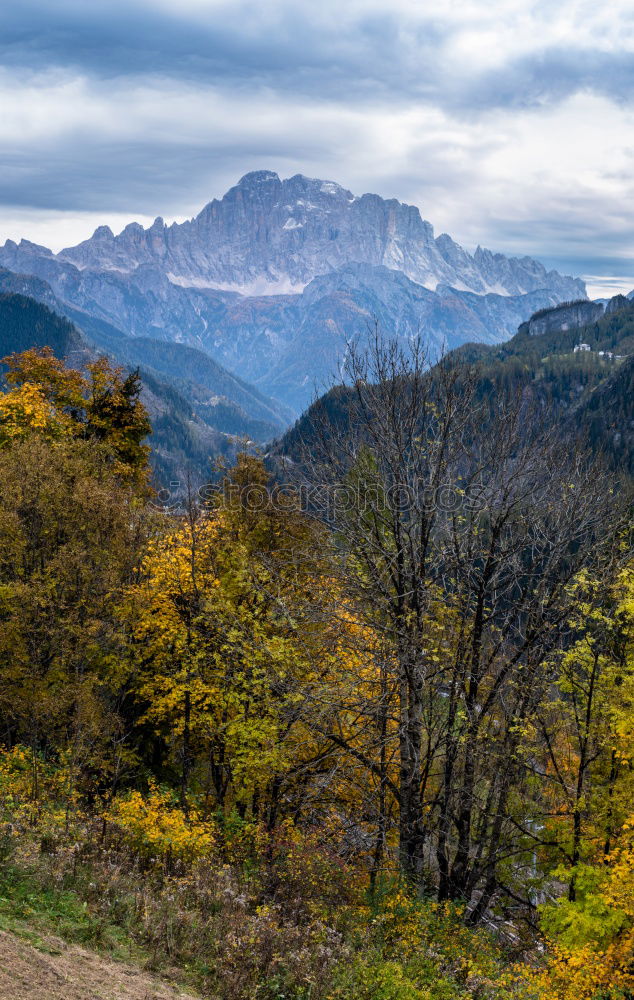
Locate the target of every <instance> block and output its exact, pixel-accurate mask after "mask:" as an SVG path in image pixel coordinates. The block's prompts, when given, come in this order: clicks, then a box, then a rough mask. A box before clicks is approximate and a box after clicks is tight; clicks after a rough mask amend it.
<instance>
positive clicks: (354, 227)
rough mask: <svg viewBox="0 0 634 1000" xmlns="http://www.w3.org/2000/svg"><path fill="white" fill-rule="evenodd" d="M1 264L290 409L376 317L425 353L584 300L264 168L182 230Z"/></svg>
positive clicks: (317, 184)
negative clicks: (178, 346)
mask: <svg viewBox="0 0 634 1000" xmlns="http://www.w3.org/2000/svg"><path fill="white" fill-rule="evenodd" d="M0 265H1V266H4V267H6V268H8V269H10V270H11V271H14V272H16V273H22V274H32V275H35V276H36V277H38V278H39V279H42V280H44V281H46V282H48V283H49V285H50V286H51V288H52V291H53V293H54V295H55V296H56V297H57V299H58V300H59V301H60V302H61V303H62V304H63V307H64V309H66V310H71V309H79V310H81V311H82V312H83V313H88V314H89V315H90V316H92V317H95V318H97V319H99V320H102V321H105V322H107V323H109V324H111V325H113V326H114V327H116V328H118V329H120V330H122V331H124V332H125V333H126V334H128V335H131V336H134V337H142V338H155V339H159V340H166V341H177V342H182V343H186V344H189V345H191V346H193V347H196V348H199V349H202V350H203V351H205V352H206V353H207V354H208V355H209V356H210V357H212V358H214V359H215V360H216V361H217V362H218V363H219V364H221V365H222V366H223V367H225V368H228V369H229V370H231V371H233V372H235V373H236V374H237V375H238V376H240V377H241V378H244V379H246V380H247V381H249V382H251V383H252V384H255V385H257V386H258V387H259V389H260V390H262V391H263V392H264V393H265V394H267V395H273V396H275V397H276V398H277V399H278V400H280V401H282V403H283V404H285V405H286V406H289V407H291V408H292V409H293V410H294V411H295V413H298V412H300V411H301V410H302V409H303V408H304V407H305V406H306V405H307V404H308V403H309V402H310V399H311V398H312V396H313V395H314V393H315V391H316V390H317V391H319V390H320V389H322V388H323V386H324V384H327V383H328V382H330V381H332V380H333V379H336V377H337V373H338V370H339V365H340V363H341V360H342V358H343V357H344V356H345V353H346V350H347V349H348V345H349V343H350V341H351V340H361V341H363V340H364V339H365V338H367V336H368V330H370V329H372V328H373V326H374V324H375V322H378V323H379V325H380V327H381V330H382V332H383V334H384V335H386V336H391V335H393V336H397V337H402V338H404V339H406V340H407V339H409V338H411V337H414V336H420V337H422V338H423V339H424V340H425V341H426V342H427V344H428V347H429V351H430V354H431V355H434V354H435V353H437V352H439V351H446V350H447V349H451V348H452V347H455V346H456V345H458V344H460V343H464V342H465V341H471V340H477V341H481V342H484V343H497V342H501V341H504V340H506V339H508V338H509V337H510V336H512V334H513V333H514V332H515V330H516V329H517V327H518V325H519V324H520V323H521V322H522V321H524V320H526V319H528V317H529V316H530V315H531V314H533V313H534V312H535V311H536V310H539V309H542V308H544V307H549V306H552V305H555V304H556V303H558V302H561V301H562V300H569V299H579V298H580V297H582V296H585V286H584V285H583V282H581V281H579V280H578V279H574V278H568V277H562V276H561V275H559V274H558V273H557V272H555V271H546V269H545V268H544V267H543V266H542V265H541V264H539V263H538V262H537V261H534V260H532V259H531V258H528V257H524V258H507V257H504V256H503V255H502V254H492V253H491V252H489V251H488V250H483V249H481V248H478V249H477V250H476V251H475V253H474V254H473V255H471V254H469V253H467V251H465V250H464V249H463V248H462V247H460V246H459V245H458V244H457V243H455V242H454V241H453V240H452V239H451V237H449V236H447V235H446V234H443V235H441V236H439V237H437V238H436V237H434V231H433V228H432V226H431V224H430V223H428V222H426V221H424V220H423V219H422V218H421V215H420V212H419V211H418V209H417V208H415V207H414V206H411V205H404V204H402V203H400V202H398V201H396V200H395V199H390V200H385V199H382V198H380V197H379V196H378V195H370V194H367V195H362V196H361V197H360V198H357V197H355V196H354V195H352V194H351V193H350V192H349V191H346V190H345V189H344V188H342V187H340V186H339V185H337V184H335V183H333V182H330V181H319V180H311V179H309V178H306V177H303V176H301V175H296V176H295V177H292V178H290V179H289V180H284V181H281V180H280V178H279V177H278V176H277V174H274V173H272V172H271V171H257V172H255V173H251V174H247V175H246V176H245V177H243V178H242V180H241V181H240V182H239V183H238V184H237V185H236V186H235V187H233V188H232V189H231V190H230V191H229V192H227V194H226V195H225V196H224V197H223V198H222V199H220V200H214V201H212V202H210V203H209V204H208V205H207V206H206V207H205V208H204V209H203V210H202V212H201V213H200V214H199V215H198V216H196V218H195V219H192V220H190V221H188V222H184V223H182V224H174V225H172V226H165V225H164V224H163V222H162V220H160V219H158V220H156V222H155V223H154V224H153V225H152V226H151V227H149V228H148V229H143V227H142V226H140V225H139V224H138V223H131V224H130V225H129V226H127V227H126V228H125V229H124V230H123V232H122V233H121V234H119V235H118V236H114V234H113V233H112V232H111V231H110V230H109V229H108V228H107V227H104V226H102V227H99V228H98V229H97V230H96V232H95V234H94V235H93V236H92V237H91V238H90V239H89V240H86V241H84V242H83V243H80V244H79V245H78V246H77V247H71V248H68V249H66V250H64V251H62V252H61V253H60V254H57V255H56V254H53V253H52V252H51V251H50V250H48V249H46V248H45V247H39V246H37V245H35V244H33V243H30V242H29V241H26V240H22V241H21V242H20V243H19V244H17V243H15V242H13V241H11V240H8V241H7V242H6V243H5V245H4V247H3V248H0ZM247 293H248V294H247ZM256 293H257V294H256Z"/></svg>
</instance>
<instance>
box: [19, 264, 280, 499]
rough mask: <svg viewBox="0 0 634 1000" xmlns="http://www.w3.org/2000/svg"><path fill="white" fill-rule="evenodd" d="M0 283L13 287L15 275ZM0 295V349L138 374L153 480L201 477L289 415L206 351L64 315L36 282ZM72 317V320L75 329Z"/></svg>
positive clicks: (266, 435) (262, 438)
mask: <svg viewBox="0 0 634 1000" xmlns="http://www.w3.org/2000/svg"><path fill="white" fill-rule="evenodd" d="M10 277H11V279H12V280H11V281H9V282H7V281H6V280H4V278H3V276H2V275H0V285H6V284H9V286H10V287H21V286H20V282H16V281H15V280H14V279H15V276H10ZM24 283H25V288H26V290H28V291H30V292H33V293H35V294H37V295H38V297H39V299H40V300H45V301H46V300H47V301H48V302H49V303H50V305H46V304H44V301H36V300H35V299H33V298H32V297H31V296H30V295H22V294H19V293H14V292H6V293H4V294H0V348H1V350H2V353H4V354H8V353H11V352H14V351H22V350H27V349H28V348H31V347H45V346H49V347H50V348H51V349H52V351H53V353H54V354H55V356H56V357H58V358H66V359H67V360H68V362H69V363H70V364H72V365H73V366H74V367H77V368H81V367H82V366H83V365H85V364H86V363H87V362H89V361H90V360H95V359H96V358H98V357H100V356H103V355H104V352H105V353H106V355H107V356H108V357H110V358H111V359H112V360H113V361H114V362H115V363H117V364H120V365H122V366H124V367H125V369H126V371H128V372H132V371H136V370H138V371H139V372H140V373H141V375H142V395H143V402H144V405H145V406H146V408H147V410H148V412H149V414H150V416H151V418H152V432H151V438H150V445H151V464H152V468H153V471H154V479H155V482H156V484H157V486H161V487H164V486H168V485H169V483H170V482H174V481H180V482H181V484H182V488H183V489H184V488H185V483H186V482H187V479H188V477H189V479H190V480H191V481H192V482H194V483H195V484H196V485H198V484H200V483H203V482H206V481H207V480H208V479H209V477H210V475H211V472H212V467H213V465H214V463H215V462H216V461H217V460H219V459H222V460H225V461H232V460H233V459H234V458H235V455H236V452H237V450H238V449H239V447H240V444H239V442H243V443H244V442H246V441H249V440H250V441H252V442H253V441H260V442H263V441H265V440H267V439H268V438H270V437H271V436H272V435H273V434H274V433H275V431H276V430H277V429H279V428H280V427H283V426H284V425H285V423H286V422H287V421H288V419H289V415H288V414H286V413H285V411H284V410H283V409H282V408H280V407H277V406H276V405H275V404H273V403H272V402H271V401H270V400H267V398H266V397H265V396H262V395H261V394H260V393H259V392H258V391H257V390H256V389H252V388H251V387H250V386H248V385H247V384H246V383H243V382H242V381H241V380H240V379H238V378H236V377H235V376H232V375H230V374H229V373H228V372H227V371H225V370H224V369H223V368H221V367H220V365H217V364H216V363H215V362H214V361H212V360H211V358H208V357H207V356H206V355H204V354H202V353H201V352H199V351H195V350H193V349H192V348H188V347H185V346H183V345H175V344H168V343H165V342H163V341H154V340H151V341H146V340H143V339H142V338H129V337H126V336H125V335H124V334H122V333H121V332H120V331H119V330H116V329H115V328H114V327H112V326H110V325H109V324H108V323H105V322H103V321H100V320H97V319H94V318H92V317H88V316H86V315H83V314H81V313H80V312H79V311H76V310H67V312H68V314H69V315H70V316H72V319H73V320H74V321H75V322H70V321H69V319H68V318H67V317H65V316H62V315H60V314H59V313H58V312H57V311H56V310H57V309H59V308H60V306H59V303H57V302H56V300H55V297H54V296H53V294H52V292H51V290H50V288H48V286H46V284H45V283H44V282H40V283H39V284H40V286H41V287H39V286H36V287H34V286H33V279H31V278H27V279H24ZM77 324H80V327H81V329H79V328H78V326H77Z"/></svg>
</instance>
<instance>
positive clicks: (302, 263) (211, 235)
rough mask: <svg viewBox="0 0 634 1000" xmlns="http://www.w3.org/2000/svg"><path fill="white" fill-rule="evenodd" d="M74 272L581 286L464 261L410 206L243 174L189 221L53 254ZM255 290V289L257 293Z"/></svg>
mask: <svg viewBox="0 0 634 1000" xmlns="http://www.w3.org/2000/svg"><path fill="white" fill-rule="evenodd" d="M59 256H60V257H61V258H63V259H65V260H69V261H71V262H72V263H74V264H76V265H77V266H79V267H81V268H86V267H90V268H97V269H106V270H109V269H114V270H120V271H125V272H130V271H134V270H135V269H136V268H137V267H138V266H139V265H141V264H155V265H159V266H160V267H161V268H162V269H163V270H164V271H165V273H166V274H168V275H169V276H170V277H171V278H172V280H175V281H177V282H179V283H180V282H182V283H186V284H194V285H195V284H197V283H202V284H207V285H209V286H213V287H217V288H223V287H227V288H231V289H235V290H238V291H246V292H250V293H256V294H257V292H258V291H272V290H277V291H282V292H285V291H289V290H291V289H295V290H299V289H300V288H302V287H304V286H305V285H306V284H308V282H309V281H311V280H312V279H313V278H315V277H317V276H318V275H321V274H327V273H328V272H330V271H335V270H338V269H339V268H341V267H343V266H345V265H346V264H350V263H366V264H371V265H373V266H384V267H389V268H391V269H393V270H397V271H401V272H402V273H403V274H405V275H406V276H407V277H408V278H410V280H411V281H414V282H416V283H417V284H419V285H423V286H424V287H425V288H430V289H431V290H432V291H433V290H434V289H435V288H436V286H437V285H438V284H439V283H441V284H449V285H452V286H453V287H455V288H456V289H457V290H461V291H474V292H478V293H484V292H496V293H498V294H505V295H521V294H524V293H526V292H532V291H536V290H537V289H540V288H545V287H550V288H552V289H553V290H556V291H557V292H558V294H560V295H562V296H568V297H570V295H571V294H572V293H573V292H576V294H577V295H579V294H583V292H584V288H583V283H582V282H580V281H578V280H575V279H571V278H565V277H562V276H561V275H559V274H558V273H557V272H556V271H550V272H547V271H546V269H545V268H544V267H543V265H541V264H539V263H538V262H537V261H535V260H532V259H531V258H530V257H523V258H518V257H514V258H508V257H505V256H504V255H503V254H493V253H491V252H490V251H489V250H484V249H482V248H481V247H478V249H477V250H476V251H475V254H473V255H471V254H469V253H468V252H467V251H466V250H464V249H463V248H462V247H461V246H460V245H459V244H457V243H455V242H454V240H452V239H451V237H450V236H448V235H447V234H446V233H443V234H442V235H441V236H439V237H438V238H435V236H434V230H433V226H432V225H431V223H429V222H427V221H426V220H424V219H422V218H421V215H420V211H419V209H418V208H416V206H414V205H407V204H404V203H402V202H399V201H397V200H396V199H395V198H390V199H387V200H386V199H383V198H381V197H379V195H375V194H363V195H361V196H360V197H356V196H355V195H353V194H352V193H351V192H350V191H347V190H346V189H345V188H343V187H341V186H340V185H339V184H336V183H335V182H333V181H323V180H319V179H313V178H309V177H304V176H303V175H302V174H296V175H295V176H294V177H291V178H289V179H287V180H281V179H280V178H279V176H278V175H277V174H276V173H274V172H273V171H270V170H260V171H254V172H252V173H249V174H246V175H245V176H244V177H242V178H241V180H240V181H239V182H238V184H236V185H235V186H234V187H232V188H231V189H230V190H229V191H228V192H227V193H226V194H225V195H224V197H223V198H221V199H219V200H218V199H214V200H213V201H211V202H209V204H208V205H206V206H205V207H204V208H203V209H202V211H201V212H200V213H199V214H198V215H197V216H196V217H195V218H194V219H191V220H189V221H187V222H183V223H173V224H172V225H171V226H166V225H165V224H164V222H163V220H162V219H161V218H157V219H155V221H154V223H153V224H152V226H150V227H149V228H148V229H144V228H143V227H142V226H140V225H139V223H135V222H132V223H130V224H129V225H128V226H126V228H125V229H124V230H123V232H121V233H120V234H119V235H118V236H115V235H114V234H113V233H112V231H111V230H110V229H109V228H108V227H107V226H101V227H99V228H98V229H97V230H96V232H95V233H94V235H93V236H92V237H91V238H90V239H88V240H84V241H83V242H82V243H80V244H79V245H78V246H75V247H69V248H68V249H66V250H62V251H61V254H60V255H59ZM258 285H259V288H258Z"/></svg>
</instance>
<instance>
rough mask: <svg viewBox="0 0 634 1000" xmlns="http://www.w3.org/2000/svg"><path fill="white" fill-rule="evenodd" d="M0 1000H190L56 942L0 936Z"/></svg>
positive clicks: (119, 964)
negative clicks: (29, 940)
mask: <svg viewBox="0 0 634 1000" xmlns="http://www.w3.org/2000/svg"><path fill="white" fill-rule="evenodd" d="M0 1000H191V995H190V994H185V993H183V992H182V991H179V990H176V989H174V988H173V987H171V986H170V985H169V984H168V983H165V982H161V981H160V980H158V979H156V978H154V977H152V976H149V975H148V974H147V973H146V972H143V971H142V970H141V969H138V968H135V967H134V966H131V965H125V964H123V963H122V962H114V961H112V960H111V959H108V958H104V957H103V956H101V955H97V954H95V953H94V952H89V951H86V950H85V949H84V948H79V947H78V946H77V945H69V944H66V943H65V942H64V941H62V940H61V938H57V937H51V936H47V937H44V938H38V944H37V947H36V946H35V945H34V944H32V943H30V942H28V941H25V940H22V939H21V938H19V937H17V936H16V935H15V934H8V933H4V932H0Z"/></svg>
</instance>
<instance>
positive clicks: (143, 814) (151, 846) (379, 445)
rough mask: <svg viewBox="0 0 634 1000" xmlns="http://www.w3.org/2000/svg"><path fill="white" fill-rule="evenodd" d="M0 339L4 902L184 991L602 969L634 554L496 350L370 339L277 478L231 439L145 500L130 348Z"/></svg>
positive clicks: (628, 701) (405, 999) (587, 984)
mask: <svg viewBox="0 0 634 1000" xmlns="http://www.w3.org/2000/svg"><path fill="white" fill-rule="evenodd" d="M9 306H10V308H11V309H14V310H15V309H17V310H18V311H19V310H23V312H18V315H19V316H22V317H24V315H25V313H24V310H27V311H28V310H29V309H32V305H29V304H28V301H27V300H16V299H11V300H10V301H9ZM38 308H39V307H38ZM18 329H21V327H20V326H19V324H18V323H17V320H16V330H18ZM54 329H55V330H56V331H57V334H56V335H57V341H56V343H55V347H56V350H59V351H60V352H62V351H64V352H65V353H67V351H68V347H69V345H72V344H74V343H75V341H74V336H75V334H74V331H73V328H72V326H70V325H69V324H68V323H66V322H65V321H62V320H56V321H55V324H54ZM16 338H17V334H16ZM601 342H603V341H601ZM622 342H623V340H622V339H621V341H619V343H622ZM18 346H22V345H18ZM533 346H534V345H531V349H533ZM540 350H541V349H540V348H537V354H538V355H539V358H540V361H539V363H538V365H537V367H538V368H539V367H540V366H541V365H542V364H543V356H542V355H541V353H539V352H540ZM536 356H537V355H536ZM574 357H576V356H574V355H573V358H574ZM508 358H509V360H508V365H509V368H508V370H509V371H510V370H511V367H510V366H511V365H512V364H515V363H516V360H515V356H514V355H513V354H512V353H509V355H508ZM517 363H518V364H519V363H520V362H517ZM571 363H572V362H571ZM4 364H5V369H6V382H7V384H6V391H5V393H4V394H3V395H2V396H0V498H1V508H0V619H1V622H2V627H1V629H0V719H1V728H0V743H1V745H2V749H1V752H0V811H1V817H0V820H1V823H2V826H1V827H0V831H1V840H0V844H1V855H0V858H1V860H0V920H1V921H2V926H4V927H8V928H10V929H14V930H16V931H18V932H20V933H30V934H35V935H46V934H47V933H50V932H51V931H52V930H55V931H56V933H58V934H60V935H61V936H62V937H66V939H67V940H69V941H76V942H81V943H83V944H85V945H89V946H90V947H93V948H95V949H98V950H102V951H107V952H110V953H112V954H114V955H115V956H122V955H123V954H125V955H127V957H128V958H130V957H133V958H134V959H135V961H137V962H139V963H141V964H146V965H148V966H151V967H152V968H154V969H155V970H159V971H161V970H162V971H163V972H164V973H167V972H169V974H170V975H171V977H172V979H175V980H176V981H177V982H178V983H180V984H181V986H187V987H188V988H190V989H193V990H195V991H196V992H197V993H198V994H199V995H200V996H203V997H208V998H210V1000H211V998H220V1000H230V998H231V1000H262V998H264V1000H281V998H285V1000H290V998H293V1000H458V998H465V1000H466V998H469V997H471V998H478V1000H483V998H489V1000H510V998H518V1000H533V998H544V1000H551V998H552V1000H555V998H557V1000H605V998H610V1000H617V998H619V1000H626V998H628V997H629V996H631V994H632V990H634V850H633V847H632V840H631V829H632V825H633V824H634V816H633V814H632V804H631V803H632V792H633V788H632V776H633V774H634V772H633V769H632V761H633V759H634V746H633V743H632V724H631V721H632V719H631V717H632V703H633V699H634V575H633V571H632V562H631V549H630V535H631V523H630V496H629V493H628V489H627V484H626V482H625V481H624V480H623V481H620V480H619V479H618V478H617V477H616V476H615V475H614V473H613V471H610V470H609V468H608V466H606V464H605V462H604V459H603V458H602V457H601V456H598V457H593V456H592V455H591V454H590V453H589V452H588V451H587V449H585V448H584V447H583V445H582V443H581V442H580V443H579V444H578V445H574V444H573V441H572V438H571V437H566V436H564V437H562V436H561V435H560V434H559V433H558V431H559V426H558V424H557V423H556V422H555V424H554V425H553V422H552V421H550V422H548V421H544V420H543V419H542V418H541V416H540V412H541V409H542V397H540V395H539V394H538V393H535V394H534V396H532V397H531V396H528V397H527V396H526V394H524V393H520V394H519V395H518V394H517V392H516V391H515V386H516V383H515V376H513V377H512V378H511V379H510V381H509V383H508V385H507V384H506V382H505V379H500V380H499V381H497V382H496V383H495V395H494V397H493V398H494V405H492V404H491V403H490V401H489V402H488V403H487V405H486V406H485V407H484V409H483V401H485V400H486V399H487V398H488V397H485V396H484V395H483V383H482V376H481V373H480V374H479V373H475V372H473V371H472V370H471V368H470V367H469V366H466V365H463V364H460V363H458V364H456V363H447V364H444V365H441V366H440V367H439V368H438V369H437V370H436V371H435V373H434V376H433V378H430V376H429V373H428V371H427V370H426V368H425V365H424V359H422V358H421V357H419V356H417V355H416V353H415V352H414V354H413V356H410V355H408V356H405V355H403V354H402V353H401V352H400V350H399V349H398V347H395V346H390V345H381V344H377V345H376V348H375V350H374V351H373V352H372V353H371V354H370V356H360V355H356V354H355V353H354V352H352V353H351V355H350V358H349V369H348V374H349V376H350V377H349V379H348V381H349V384H350V388H349V389H348V390H346V391H345V393H344V394H343V396H342V393H343V390H340V392H339V394H336V395H334V396H333V397H331V400H330V402H329V404H328V407H324V408H322V410H321V412H320V414H319V419H316V415H317V414H318V411H317V410H314V411H313V414H312V417H311V419H312V429H311V440H310V451H308V452H307V451H303V452H302V451H301V441H300V439H299V437H297V439H296V440H297V442H298V443H297V449H298V451H297V453H296V456H295V461H294V462H293V463H292V464H291V463H289V462H287V463H286V471H287V477H286V479H285V480H284V482H282V481H281V480H280V478H279V469H278V479H277V481H276V482H275V483H271V482H270V481H269V476H268V473H267V471H266V469H265V468H264V466H263V464H262V463H261V462H260V460H258V459H256V458H254V457H249V456H247V455H241V456H239V457H238V459H237V462H236V464H235V466H234V467H233V468H232V469H230V470H229V471H228V472H227V475H226V478H225V481H224V483H223V484H222V486H221V488H218V489H217V490H215V491H214V492H210V491H209V490H207V491H206V492H205V494H204V495H197V494H195V495H193V496H191V497H190V499H189V503H188V504H187V505H186V507H185V509H183V510H181V511H179V513H177V514H172V513H169V512H165V511H164V510H162V509H159V508H158V507H157V505H156V504H155V502H154V500H153V497H152V491H151V489H150V487H149V485H148V484H149V476H150V471H149V466H148V448H147V446H146V445H145V443H144V442H145V440H146V439H148V434H149V431H150V424H149V421H148V417H147V413H146V411H145V409H144V406H143V403H142V398H143V396H142V391H141V385H140V380H139V377H138V375H136V374H134V373H133V374H126V373H125V372H121V371H118V370H117V369H115V368H112V367H111V366H110V365H109V364H108V362H107V361H105V360H103V359H102V360H97V361H91V360H87V361H86V362H85V363H84V364H83V368H82V371H81V372H80V371H78V370H74V369H72V368H70V367H67V366H66V365H65V364H64V363H63V362H62V361H60V360H59V359H57V358H56V357H55V355H54V354H53V352H52V351H51V350H50V349H49V350H47V349H39V350H37V349H30V350H27V351H23V352H21V353H17V354H14V355H13V356H11V357H9V358H6V359H5V362H4ZM628 370H629V369H627V368H626V367H624V366H623V365H619V366H618V368H615V375H614V378H615V379H619V378H621V377H624V374H625V373H626V371H628ZM589 371H590V372H591V377H592V378H594V375H593V374H592V373H593V372H594V369H589ZM532 378H533V380H536V376H535V373H534V372H533V375H532ZM575 378H579V373H578V372H577V374H576V375H575ZM612 378H613V376H612V375H610V376H609V377H608V378H607V379H604V380H602V381H601V383H600V385H599V388H598V389H597V391H596V392H595V393H594V394H592V395H591V396H590V397H589V399H592V400H594V399H597V400H598V399H599V396H598V395H597V393H598V392H599V391H601V392H604V391H605V392H608V390H609V387H610V386H612V385H613V384H614V383H613V381H612ZM619 384H620V383H619ZM623 392H625V388H624V389H623ZM567 393H568V390H566V392H562V393H561V399H562V400H564V403H562V407H564V404H565V406H567V405H568V400H569V398H571V397H572V391H571V392H570V393H569V394H568V395H567ZM342 398H344V399H345V407H344V408H342V409H340V410H339V411H338V412H339V416H338V417H337V419H335V420H332V419H330V417H331V416H332V415H333V412H336V411H333V407H332V405H331V403H333V401H334V404H335V405H338V403H339V402H340V401H341V399H342ZM601 408H602V404H600V403H599V404H598V412H600V411H601ZM483 414H484V416H485V418H486V424H483V422H482V421H483ZM529 422H530V426H531V427H532V428H533V430H532V433H530V434H527V433H526V427H527V424H528V423H529ZM149 440H150V442H151V441H152V438H151V437H150V438H149ZM613 457H614V456H613ZM294 471H297V472H298V473H299V475H298V478H297V481H296V482H293V477H292V473H293V472H294Z"/></svg>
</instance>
